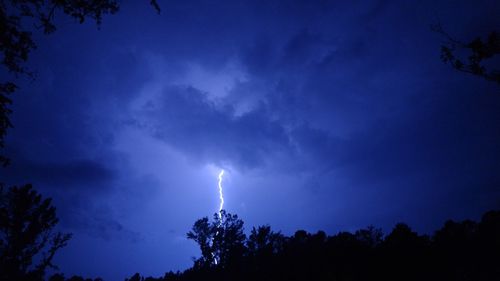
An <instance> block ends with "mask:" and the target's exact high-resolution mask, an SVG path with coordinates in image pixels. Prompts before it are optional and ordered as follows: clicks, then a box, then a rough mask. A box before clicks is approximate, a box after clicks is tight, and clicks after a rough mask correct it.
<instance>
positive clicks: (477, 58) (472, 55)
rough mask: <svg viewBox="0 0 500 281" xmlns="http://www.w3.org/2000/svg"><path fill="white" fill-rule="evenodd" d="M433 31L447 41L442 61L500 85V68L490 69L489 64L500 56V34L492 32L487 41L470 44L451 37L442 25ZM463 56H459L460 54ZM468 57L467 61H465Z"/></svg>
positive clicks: (471, 42)
mask: <svg viewBox="0 0 500 281" xmlns="http://www.w3.org/2000/svg"><path fill="white" fill-rule="evenodd" d="M431 28H432V30H434V31H435V32H438V33H440V34H441V35H443V37H444V38H445V39H446V41H445V42H444V43H443V45H441V59H442V60H443V62H444V63H448V64H450V65H451V66H452V67H453V68H455V69H456V70H459V71H462V72H466V73H470V74H473V75H477V76H480V77H483V78H485V79H486V80H488V81H493V82H496V83H498V84H500V66H499V65H496V66H493V67H495V68H494V69H488V68H487V64H488V62H489V61H493V57H495V56H497V59H498V56H499V55H500V33H499V32H498V31H492V32H490V34H488V36H487V37H486V40H484V39H482V38H480V37H477V38H475V39H474V40H472V41H470V42H462V41H459V40H457V39H455V38H453V37H452V36H450V35H449V34H448V33H447V32H446V31H444V29H443V28H442V26H441V24H435V25H433V26H432V27H431ZM460 53H461V54H462V55H459V54H460ZM464 57H467V59H464Z"/></svg>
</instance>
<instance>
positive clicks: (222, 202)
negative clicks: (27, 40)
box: [212, 170, 224, 265]
mask: <svg viewBox="0 0 500 281" xmlns="http://www.w3.org/2000/svg"><path fill="white" fill-rule="evenodd" d="M223 176H224V170H220V173H219V183H218V186H219V199H220V205H219V227H220V226H221V225H222V208H223V207H224V193H223V192H222V177H223ZM218 234H219V231H217V232H216V233H215V236H217V235H218ZM212 244H213V240H212ZM212 258H213V259H214V264H216V265H217V264H218V263H219V262H218V261H217V258H216V257H215V254H214V253H212Z"/></svg>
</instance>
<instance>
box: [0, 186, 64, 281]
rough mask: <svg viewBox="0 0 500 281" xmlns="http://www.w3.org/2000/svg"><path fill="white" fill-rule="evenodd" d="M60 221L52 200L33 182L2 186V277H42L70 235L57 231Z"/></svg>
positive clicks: (4, 278) (0, 274)
mask: <svg viewBox="0 0 500 281" xmlns="http://www.w3.org/2000/svg"><path fill="white" fill-rule="evenodd" d="M57 223H58V219H57V216H56V209H55V207H54V206H52V204H51V200H50V199H43V198H42V196H41V195H40V194H38V193H37V192H36V191H35V190H33V188H32V186H31V185H24V186H21V187H17V186H14V187H11V188H9V189H7V190H5V189H4V188H3V187H1V188H0V280H2V281H4V280H5V281H7V280H17V281H25V280H30V281H31V280H42V279H43V277H44V275H45V271H46V269H48V268H57V267H56V266H55V265H54V264H52V259H53V258H54V255H55V254H56V252H57V251H58V250H59V249H61V248H62V247H64V246H65V245H66V243H67V241H68V240H69V239H70V237H71V234H65V233H61V232H54V231H53V228H54V227H55V226H56V224H57Z"/></svg>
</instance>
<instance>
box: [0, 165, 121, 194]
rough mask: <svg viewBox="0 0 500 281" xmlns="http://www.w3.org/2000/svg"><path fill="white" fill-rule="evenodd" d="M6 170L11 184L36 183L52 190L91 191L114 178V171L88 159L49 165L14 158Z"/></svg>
mask: <svg viewBox="0 0 500 281" xmlns="http://www.w3.org/2000/svg"><path fill="white" fill-rule="evenodd" d="M8 170H9V173H10V177H11V180H12V182H23V181H25V182H26V181H27V182H36V183H40V184H43V185H45V186H49V187H54V188H78V187H85V189H89V188H90V189H92V188H93V187H94V188H95V187H97V186H101V185H104V184H110V183H111V181H112V179H114V178H115V173H114V171H113V170H111V169H110V168H109V167H106V166H105V165H104V164H103V163H101V162H98V161H92V160H88V159H85V160H75V161H71V162H63V163H51V162H29V161H26V160H23V159H20V158H16V161H15V162H14V163H12V164H11V165H10V167H8ZM96 184H97V186H96Z"/></svg>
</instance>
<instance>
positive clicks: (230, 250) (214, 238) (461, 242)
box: [0, 185, 500, 281]
mask: <svg viewBox="0 0 500 281" xmlns="http://www.w3.org/2000/svg"><path fill="white" fill-rule="evenodd" d="M57 222H58V220H57V217H56V213H55V208H54V207H53V206H52V204H51V201H50V199H43V198H42V196H41V195H40V194H38V193H37V192H36V191H35V190H34V189H33V188H32V186H31V185H24V186H20V187H16V186H14V187H10V188H8V189H6V188H4V187H3V186H1V185H0V281H42V280H49V281H102V279H101V278H96V279H89V278H83V277H80V276H72V277H70V278H66V277H65V276H64V275H63V274H60V273H57V274H53V275H52V276H50V277H49V278H48V279H45V276H46V269H49V268H52V269H56V270H57V267H56V266H55V265H54V264H53V263H52V258H53V257H54V255H55V253H56V252H57V251H58V250H59V249H60V248H62V247H64V246H65V245H66V243H67V241H68V240H69V239H70V237H71V236H70V234H64V233H60V232H55V231H53V228H54V226H55V225H56V224H57ZM187 238H188V239H191V240H193V241H195V242H196V243H197V244H198V246H199V248H200V251H201V256H200V257H199V258H197V259H195V260H194V264H193V266H192V267H191V268H189V269H187V270H185V271H183V272H175V273H174V272H172V271H170V272H167V273H166V274H165V275H164V276H163V277H157V278H154V277H142V276H141V275H140V274H139V273H136V274H134V275H133V276H131V277H129V278H127V279H126V280H127V281H196V280H219V281H220V280H338V281H340V280H352V281H356V280H460V281H462V280H463V281H465V280H477V281H483V280H484V281H492V280H500V211H489V212H487V213H485V214H484V215H483V216H482V219H481V220H480V221H479V222H474V221H471V220H465V221H462V222H455V221H451V220H449V221H447V222H446V223H445V224H444V226H443V227H442V228H440V229H439V230H437V231H435V232H434V233H433V234H432V235H419V234H418V233H417V232H415V231H413V230H412V229H411V228H410V227H409V226H408V225H406V224H404V223H398V224H396V226H395V227H394V228H393V229H392V231H391V232H390V233H389V234H387V235H384V234H383V233H382V230H381V229H379V228H375V227H373V226H370V227H367V228H364V229H360V230H357V231H355V232H345V231H343V232H339V233H337V234H335V235H331V236H330V235H327V234H326V233H325V232H323V231H319V232H316V233H308V232H306V231H304V230H298V231H296V232H295V234H294V235H292V236H286V235H283V234H282V233H280V232H276V231H273V230H272V229H271V227H270V226H269V225H265V226H259V227H257V228H256V227H253V228H252V229H251V231H250V233H249V235H248V236H247V235H246V234H245V232H244V223H243V221H242V220H241V219H240V218H238V216H237V215H234V214H230V213H227V212H225V211H224V210H222V211H221V213H220V214H219V213H216V214H214V216H213V219H212V220H209V219H208V217H204V218H201V219H199V220H197V221H196V222H195V223H194V225H193V227H192V229H191V230H190V231H189V232H188V233H187ZM82 262H84V261H82Z"/></svg>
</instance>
